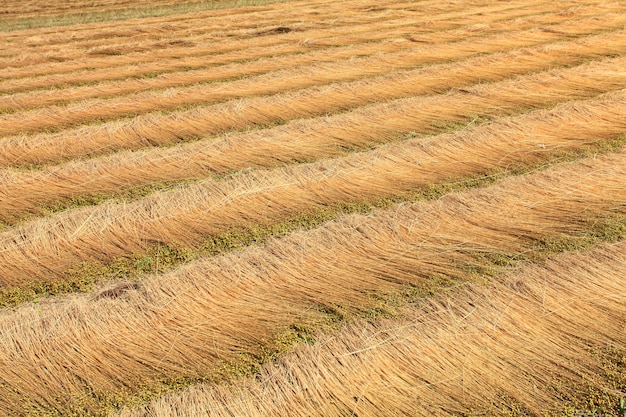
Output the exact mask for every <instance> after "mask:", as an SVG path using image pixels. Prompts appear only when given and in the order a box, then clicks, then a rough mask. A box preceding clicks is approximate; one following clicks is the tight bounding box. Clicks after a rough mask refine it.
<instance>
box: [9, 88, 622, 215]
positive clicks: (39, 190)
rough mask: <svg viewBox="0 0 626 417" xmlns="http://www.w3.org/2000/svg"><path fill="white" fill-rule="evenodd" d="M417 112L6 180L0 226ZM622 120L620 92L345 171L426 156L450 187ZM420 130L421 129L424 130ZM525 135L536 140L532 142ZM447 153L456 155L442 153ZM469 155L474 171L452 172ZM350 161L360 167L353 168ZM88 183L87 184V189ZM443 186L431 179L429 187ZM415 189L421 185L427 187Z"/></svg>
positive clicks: (375, 130) (327, 150) (346, 140)
mask: <svg viewBox="0 0 626 417" xmlns="http://www.w3.org/2000/svg"><path fill="white" fill-rule="evenodd" d="M415 104H416V102H415V100H412V99H407V100H402V101H398V102H394V103H390V104H386V105H380V106H378V105H377V106H373V107H371V108H365V109H363V110H360V111H355V112H351V113H348V114H345V115H340V116H335V117H330V118H325V119H321V120H311V121H303V122H300V123H295V122H294V123H292V124H289V125H286V126H284V127H282V128H275V129H270V130H267V131H259V132H252V133H249V134H244V135H240V136H226V137H224V138H223V139H222V140H219V141H213V142H211V143H210V144H205V143H202V142H199V143H191V144H188V145H186V146H181V147H174V148H165V149H158V148H157V149H154V150H149V151H141V152H135V153H121V154H119V155H115V156H111V157H105V158H100V159H96V160H91V161H87V162H77V163H69V164H66V165H62V166H59V167H53V168H51V169H48V170H44V171H41V172H36V173H23V174H21V173H12V172H10V171H5V172H4V176H3V178H2V181H1V182H0V185H2V190H3V192H2V196H3V198H2V199H1V200H0V212H2V213H4V216H6V217H4V218H3V220H5V221H10V220H11V218H12V217H11V216H12V215H14V216H17V215H19V214H23V213H24V212H32V211H35V212H37V211H36V210H37V204H41V203H46V202H50V201H59V200H62V199H63V198H72V197H80V196H81V195H83V194H89V193H106V192H114V191H116V190H120V189H124V188H125V187H129V186H132V185H136V186H139V185H142V184H150V183H152V182H156V181H166V180H168V181H172V180H176V179H179V180H183V179H189V178H203V177H204V176H206V174H207V172H212V173H216V174H227V173H229V172H231V171H232V170H241V169H249V168H250V167H254V168H258V167H268V166H269V167H271V166H273V165H276V164H280V165H288V164H290V163H291V162H293V161H297V160H306V159H311V158H327V157H330V156H339V155H341V154H342V149H345V148H350V147H351V148H357V149H358V148H359V147H363V146H365V145H371V144H373V143H377V142H384V141H385V140H387V141H391V142H393V141H395V140H394V138H396V137H398V136H401V135H409V134H414V130H415V128H416V127H417V126H419V123H418V121H417V120H416V117H415V115H416V114H419V112H420V110H422V111H423V106H420V105H423V102H419V101H418V102H417V106H416V105H415ZM453 107H454V106H449V107H448V108H453ZM443 112H444V111H443V110H442V113H443ZM442 113H440V114H442ZM623 114H626V93H625V92H624V90H620V91H619V92H616V93H609V94H607V95H604V96H602V97H597V98H593V99H589V100H586V101H580V102H576V101H574V102H568V103H565V104H563V105H561V106H559V107H558V108H557V109H555V110H553V111H537V112H531V113H529V114H526V115H523V116H519V117H516V118H512V119H504V120H501V121H496V122H493V123H491V124H490V125H488V126H485V127H481V128H477V129H473V130H469V131H467V130H461V131H459V132H458V133H455V134H443V135H440V136H436V137H433V138H431V139H426V138H418V139H412V140H409V141H407V142H405V143H403V144H400V145H398V146H392V147H388V148H381V151H377V152H373V153H372V154H376V155H377V156H376V157H373V156H370V155H369V154H367V153H365V154H363V155H355V156H351V157H349V158H348V159H347V160H351V161H355V162H351V163H350V165H351V166H352V167H354V168H356V167H357V166H359V165H364V166H367V165H368V162H367V161H369V160H372V159H376V158H380V157H383V158H386V159H394V160H396V161H397V160H398V159H400V160H407V161H412V160H416V161H420V164H422V165H423V164H425V162H424V161H423V160H424V158H426V155H431V156H433V157H434V158H437V161H438V167H437V168H436V169H435V170H434V171H433V172H442V173H445V174H446V175H448V176H449V177H450V178H453V177H455V176H463V175H468V174H470V173H476V172H479V171H480V170H483V171H488V170H489V169H496V168H502V167H509V166H516V165H517V166H519V165H520V164H529V163H534V162H536V161H537V160H538V159H541V158H544V157H548V156H549V152H550V151H551V150H556V149H558V150H560V151H566V150H570V149H577V148H578V147H583V146H585V145H588V144H590V143H595V142H597V141H601V140H607V139H608V140H611V139H615V138H618V137H620V136H622V135H626V121H625V120H624V118H623V117H622V115H623ZM427 129H428V127H427V126H426V125H424V130H427ZM528 132H533V133H532V135H529V134H528ZM444 148H445V149H446V150H445V151H444ZM417 149H419V151H418V150H417ZM483 149H484V151H485V154H487V151H488V150H490V152H491V155H490V156H489V157H488V158H484V157H483V154H481V152H482V150H483ZM448 150H454V152H452V153H448V152H449V151H448ZM470 155H472V159H473V163H474V165H473V166H468V165H466V164H463V165H459V164H458V161H464V160H467V159H468V158H469V156H470ZM478 155H480V156H478ZM357 160H362V161H364V162H363V163H362V164H360V163H358V162H356V161H357ZM396 163H398V162H396ZM446 164H447V165H446ZM444 166H445V169H444V168H443V167H444ZM424 169H426V170H427V169H428V168H424ZM359 175H360V174H359ZM422 175H424V174H423V173H422ZM431 175H432V173H431ZM85 178H93V179H92V180H90V181H87V182H86V181H84V179H85ZM441 179H442V177H436V176H435V177H429V180H433V181H437V180H441ZM421 181H423V183H426V182H427V180H426V179H425V178H422V179H421Z"/></svg>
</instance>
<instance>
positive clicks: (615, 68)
mask: <svg viewBox="0 0 626 417" xmlns="http://www.w3.org/2000/svg"><path fill="white" fill-rule="evenodd" d="M625 62H626V59H625V58H617V59H610V60H604V61H599V62H592V63H589V64H586V65H583V66H581V67H575V68H571V69H567V70H558V71H551V72H547V73H543V74H538V75H532V76H528V77H525V78H519V79H516V80H510V81H507V82H505V83H500V84H499V85H497V86H496V87H497V88H495V89H494V85H485V86H479V87H477V88H476V89H475V90H474V93H473V94H466V93H463V92H457V93H456V95H457V97H459V96H460V97H461V100H457V102H456V103H455V104H454V107H456V108H459V109H462V110H463V111H464V112H467V111H468V109H472V110H475V111H476V113H478V114H480V113H481V112H485V110H486V109H489V108H494V106H506V107H514V108H515V107H519V106H537V105H542V106H545V105H546V104H547V103H550V102H552V103H554V102H555V101H556V102H562V101H566V100H567V99H575V98H578V97H580V96H581V95H582V96H585V95H591V96H593V95H595V94H597V93H598V92H601V91H602V90H603V89H604V90H610V89H616V88H619V87H623V85H624V82H625V78H624V77H626V74H625V73H624V72H623V70H622V69H623V68H624V65H625ZM599 90H600V91H599ZM568 93H569V94H571V95H569V96H568ZM494 95H495V97H494ZM498 96H499V97H498ZM431 104H432V107H430V109H428V110H427V109H426V108H422V111H420V112H419V114H420V117H423V118H427V117H429V115H433V116H432V117H433V118H435V120H436V117H437V116H436V115H438V114H439V113H440V112H441V111H442V110H443V111H445V109H447V108H449V107H451V103H448V102H445V101H441V100H440V97H435V98H432V99H431ZM618 119H619V120H618V121H615V120H613V121H610V122H609V124H613V126H614V127H615V126H617V131H619V130H621V126H622V123H623V121H622V118H621V117H619V118H618ZM615 123H616V124H617V125H616V124H615ZM613 132H615V130H614V131H613ZM615 133H617V132H615ZM533 147H534V146H533ZM401 149H402V148H401ZM497 149H498V147H497V146H495V147H494V146H490V147H489V148H488V149H487V152H486V153H485V156H486V158H485V160H483V162H482V164H483V165H478V167H476V166H474V170H472V169H468V168H469V167H472V163H471V160H470V163H467V164H462V165H461V164H459V163H458V162H459V161H463V160H464V159H465V158H468V156H471V155H474V151H473V150H472V148H471V147H470V148H469V149H468V150H465V152H464V154H461V155H458V154H457V155H455V156H453V157H451V158H450V159H449V160H448V161H446V162H448V163H446V164H445V165H443V166H442V167H441V168H439V167H437V162H436V161H437V160H435V161H433V162H434V163H433V165H431V166H430V167H428V168H426V166H425V165H420V164H419V162H420V159H421V158H424V159H427V158H428V159H430V157H429V156H427V155H424V154H423V153H422V154H420V153H419V151H418V152H417V153H416V154H413V155H410V156H408V157H407V155H404V156H403V155H402V151H400V152H398V153H397V154H394V153H393V152H392V153H391V154H389V155H385V154H384V153H383V154H380V153H377V151H376V150H374V151H372V152H369V153H365V154H362V155H357V156H356V157H353V158H350V157H347V158H341V159H336V160H329V161H322V162H319V163H313V164H305V165H300V166H295V167H285V168H281V169H277V170H273V171H260V172H254V171H253V172H251V173H250V174H248V175H244V176H239V177H236V178H233V179H232V180H231V181H223V182H215V181H211V180H209V181H204V182H201V183H198V184H195V185H193V186H190V187H186V188H182V189H178V190H173V191H172V192H158V193H155V194H152V195H150V196H148V197H146V198H143V199H140V200H137V201H133V202H130V203H120V204H102V205H98V206H95V207H86V208H82V209H76V210H70V211H67V212H64V213H60V214H58V215H55V216H52V217H48V218H44V219H40V220H34V221H32V222H29V223H26V224H24V225H22V226H20V227H18V228H15V229H12V230H8V231H6V232H3V233H1V234H0V261H1V262H0V279H1V280H2V281H0V282H2V285H3V286H4V287H5V288H7V287H14V286H18V285H21V284H22V283H25V282H29V281H33V280H51V279H52V280H54V279H58V276H59V275H60V274H63V273H64V272H65V271H66V270H67V269H68V268H69V267H70V266H73V265H76V264H78V263H80V262H82V261H93V260H101V261H105V262H106V261H112V260H113V259H114V258H115V257H118V256H123V255H128V254H138V253H142V252H144V251H145V250H147V248H149V247H150V246H151V245H153V244H154V243H155V242H164V243H166V244H169V245H174V246H186V247H193V245H194V244H201V242H202V241H203V240H205V239H206V238H207V237H208V236H215V235H217V234H219V233H223V232H226V231H228V230H231V229H233V228H237V227H242V226H250V225H259V224H267V223H271V222H276V221H280V220H284V219H286V218H289V217H291V216H294V215H296V214H299V213H302V212H306V211H307V210H311V209H314V208H316V207H324V206H328V205H332V204H337V203H342V202H349V201H363V200H366V199H368V198H381V197H390V196H394V195H397V194H401V193H402V192H407V191H410V190H414V189H415V188H422V187H428V185H429V184H430V183H432V182H445V181H449V180H450V178H455V179H459V176H457V175H460V176H463V175H468V174H475V173H477V171H478V173H483V172H484V171H485V170H489V169H490V168H493V167H494V164H497V162H496V161H497V160H498V159H501V158H503V157H504V156H506V155H507V154H504V155H503V154H497V158H494V159H491V160H490V159H489V157H490V156H492V155H493V152H495V151H497ZM534 149H535V151H536V152H539V153H542V151H543V148H541V147H536V148H534ZM513 151H515V145H514V146H513ZM383 152H384V151H383ZM520 156H522V157H523V154H522V155H520ZM472 158H474V157H473V156H472ZM444 168H445V169H444ZM476 168H478V169H476ZM448 170H450V171H448ZM454 173H456V175H454ZM433 176H434V178H433Z"/></svg>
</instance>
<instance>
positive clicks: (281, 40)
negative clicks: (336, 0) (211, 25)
mask: <svg viewBox="0 0 626 417" xmlns="http://www.w3.org/2000/svg"><path fill="white" fill-rule="evenodd" d="M359 3H361V5H362V6H367V3H363V2H359ZM544 3H545V2H544ZM520 5H523V3H521V2H520ZM524 6H526V7H528V6H529V5H524ZM551 7H554V6H551ZM339 8H340V9H341V10H339ZM339 8H337V7H334V8H330V9H327V10H325V11H324V12H319V11H317V12H316V13H319V14H315V15H314V16H313V17H311V16H309V17H308V18H307V19H304V22H303V19H302V15H300V17H299V21H300V23H296V24H295V25H292V26H295V28H298V27H300V28H301V29H302V30H301V31H300V30H292V31H289V32H287V33H280V32H277V33H276V34H277V35H280V36H259V32H258V30H259V27H261V28H262V27H263V26H269V29H268V30H270V32H268V34H271V33H272V32H271V28H272V27H273V28H274V29H275V28H276V27H282V26H280V25H282V24H284V23H282V22H284V20H283V17H282V14H281V15H280V16H278V15H276V14H274V15H273V16H271V17H270V19H269V20H268V19H267V18H266V19H260V20H254V19H255V17H254V16H250V19H252V20H251V21H250V22H256V24H254V25H251V24H250V23H248V25H249V26H251V27H250V28H248V29H247V30H244V31H243V32H241V31H237V30H235V31H234V33H233V31H231V30H228V29H224V17H222V18H221V19H219V20H221V22H220V24H221V25H222V26H221V27H220V28H218V32H217V33H215V32H213V36H211V33H209V34H206V33H202V35H201V36H200V37H199V38H198V37H193V36H191V37H190V36H182V37H180V38H181V39H183V40H187V41H188V42H190V43H193V44H196V45H194V46H191V45H189V44H188V45H187V46H186V47H181V46H179V47H174V48H168V49H165V50H159V49H162V48H158V49H157V50H154V49H155V48H154V47H153V48H152V49H153V50H152V51H150V52H148V51H147V50H145V51H141V52H139V53H137V52H134V53H133V49H135V47H134V46H131V47H129V46H125V45H124V44H122V45H120V47H118V48H112V47H111V46H109V45H111V44H115V42H114V41H113V40H110V41H109V42H108V43H107V44H106V45H103V47H102V48H97V47H96V48H93V49H92V50H90V51H89V52H90V54H89V55H90V56H88V57H84V55H83V57H82V58H80V59H78V60H70V61H69V62H61V63H47V64H39V65H30V66H28V67H26V68H15V69H11V68H7V69H3V70H0V79H10V78H20V79H24V78H25V77H37V76H40V75H51V74H57V75H62V74H66V75H67V74H68V73H72V72H77V71H83V70H85V69H88V68H90V66H93V67H94V68H96V69H103V68H108V69H109V72H110V73H111V74H110V75H109V76H108V77H107V76H106V75H104V73H103V72H102V71H97V73H99V74H102V75H103V77H104V78H108V79H115V78H118V71H117V69H120V68H122V67H123V66H126V65H129V64H132V65H141V64H144V65H145V64H150V63H153V62H154V61H155V60H163V61H164V63H165V68H168V66H169V68H170V69H171V68H184V65H183V66H181V65H175V64H174V63H173V62H172V59H174V58H176V57H177V56H180V55H184V56H186V57H187V59H188V58H190V57H203V59H204V60H205V65H208V64H210V63H211V62H212V59H213V57H214V56H218V57H219V55H221V54H224V53H231V52H235V51H238V50H239V51H240V52H241V51H242V50H243V52H244V53H243V54H241V53H240V54H238V56H240V59H245V57H246V56H249V55H247V54H246V53H245V51H247V50H250V49H251V50H252V51H254V48H259V47H274V48H279V49H278V50H276V52H278V53H280V48H285V46H286V45H288V44H290V43H292V44H301V46H304V47H306V46H307V45H309V46H313V47H314V46H318V45H320V44H321V45H325V44H328V45H337V43H335V42H334V40H333V39H332V37H333V36H338V37H339V38H341V37H346V36H348V37H347V38H344V39H343V41H344V42H347V41H348V40H349V39H350V38H349V34H350V33H352V34H353V35H354V36H355V38H354V39H355V40H357V41H358V39H361V40H362V39H363V37H364V35H365V34H366V33H367V32H368V31H369V33H370V34H371V36H372V39H374V40H375V39H380V38H379V35H378V34H376V33H375V29H381V30H383V34H384V29H385V28H387V29H388V28H391V27H402V26H404V27H406V28H407V29H408V27H410V26H411V24H410V22H409V21H408V20H406V16H407V15H410V16H412V17H413V25H415V24H419V23H420V22H422V21H424V18H423V16H424V15H427V16H431V17H432V18H433V19H434V20H435V21H437V20H443V21H446V20H451V19H454V20H456V21H458V20H459V18H458V15H459V13H458V12H456V13H449V11H450V9H447V8H445V7H444V8H443V9H441V10H432V12H433V14H430V15H429V13H428V12H423V11H422V12H417V13H416V12H415V11H410V12H408V13H400V14H398V13H397V12H396V13H393V14H392V15H385V14H383V15H381V14H371V13H365V14H364V13H362V11H361V12H359V11H358V10H353V11H351V12H348V10H347V9H346V7H345V3H342V4H341V5H340V6H339ZM456 8H459V6H458V5H457V6H456ZM508 8H510V6H505V7H504V8H503V7H498V6H495V7H494V6H489V7H487V8H484V9H480V8H479V9H478V10H475V13H474V12H473V11H472V12H469V13H468V12H467V11H465V12H464V14H467V15H468V16H467V17H469V19H470V20H471V19H473V20H474V23H476V22H478V20H479V19H477V18H476V16H474V14H476V13H480V12H485V13H490V12H491V13H498V12H499V11H500V9H504V10H506V9H508ZM451 9H452V10H454V9H455V7H452V8H451ZM293 10H297V12H296V13H298V12H300V13H303V12H304V11H302V12H301V11H300V10H298V9H293ZM552 10H554V9H552ZM529 12H531V13H532V11H528V10H527V11H526V13H529ZM515 13H517V14H522V15H523V14H524V12H515ZM403 16H404V19H402V17H403ZM455 17H456V19H455ZM285 19H287V22H288V17H287V16H285ZM272 21H274V24H272ZM310 21H313V22H316V23H317V25H313V26H311V27H308V26H303V25H306V22H310ZM333 21H334V22H335V24H334V25H333V24H332V22H333ZM138 23H139V24H140V25H141V24H142V23H143V22H138ZM452 23H456V22H452ZM173 24H174V25H175V26H178V25H179V24H180V23H178V22H176V23H173ZM204 24H205V22H204V21H201V22H198V23H197V25H198V26H200V27H204ZM165 26H166V27H167V28H169V27H171V26H172V25H170V24H168V23H165ZM316 26H317V27H316ZM319 26H322V27H321V28H320V27H319ZM142 27H143V26H142ZM443 27H448V28H449V27H450V25H449V24H447V25H443ZM436 28H437V25H435V29H436ZM252 29H254V30H252ZM152 30H156V31H164V29H163V25H162V26H161V27H158V28H154V29H152ZM167 32H169V30H166V31H165V33H167ZM237 32H239V33H237ZM261 35H262V33H261ZM216 38H217V39H216ZM224 38H225V39H224ZM229 38H235V39H229ZM207 42H210V43H211V46H210V47H208V46H206V43H207ZM310 42H312V43H310ZM70 43H71V39H70ZM302 43H304V44H303V45H302ZM99 49H100V50H101V51H102V53H101V54H98V51H99ZM305 50H306V49H305ZM117 54H119V56H117ZM102 55H103V56H104V57H102ZM107 55H115V56H107ZM266 56H267V54H266ZM249 57H252V56H249ZM26 59H27V58H26ZM184 63H186V64H188V62H184ZM172 64H174V66H172ZM142 66H143V65H142ZM159 68H163V67H159ZM146 69H147V71H140V72H137V74H142V73H149V72H151V71H154V70H155V68H154V67H150V66H148V67H147V68H146ZM122 74H123V72H122V73H119V75H122ZM80 75H85V74H81V73H80V72H79V79H78V80H77V81H78V82H84V79H82V78H81V77H80ZM67 81H69V80H67ZM70 83H71V81H70ZM18 85H19V83H18ZM42 87H46V85H42Z"/></svg>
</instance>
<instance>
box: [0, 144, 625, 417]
mask: <svg viewBox="0 0 626 417" xmlns="http://www.w3.org/2000/svg"><path fill="white" fill-rule="evenodd" d="M625 175H626V153H624V152H618V153H615V154H612V155H608V156H604V157H598V158H591V159H586V160H583V161H579V162H576V163H570V164H564V165H562V166H559V167H556V168H551V169H548V170H546V171H543V172H539V173H535V174H532V175H527V176H522V177H518V178H511V179H505V180H502V181H501V182H500V183H499V184H497V185H494V186H492V187H488V188H486V189H482V190H474V191H470V192H466V193H461V194H454V195H449V196H446V197H444V198H442V199H440V200H437V201H434V202H429V203H416V204H407V205H400V206H396V207H394V208H393V209H391V210H385V211H381V212H377V213H372V214H370V215H367V216H363V215H360V216H359V215H353V216H347V217H343V218H341V219H338V220H337V221H333V222H330V223H328V224H326V225H325V226H323V227H321V228H319V229H316V230H313V231H310V232H303V233H296V234H295V235H292V236H291V237H289V238H286V239H283V240H277V241H273V242H270V243H269V244H267V245H266V246H265V247H262V248H261V247H251V248H249V249H248V250H246V251H243V252H241V253H236V254H231V255H227V256H222V257H218V258H213V259H209V260H206V261H199V262H194V263H191V264H189V265H187V266H185V267H183V268H180V269H178V270H176V271H174V272H172V273H169V274H165V275H160V276H154V277H152V278H150V279H148V280H146V281H145V282H144V283H143V285H142V286H141V287H140V288H138V289H133V287H130V288H126V289H125V290H124V291H121V292H118V293H115V294H117V295H115V296H109V295H105V296H102V297H100V296H85V295H82V296H78V295H75V296H71V297H66V298H62V299H58V300H49V301H46V302H44V303H42V304H39V305H34V304H33V305H23V306H21V307H18V308H16V309H11V310H3V311H2V312H1V313H0V328H1V329H2V331H1V332H0V333H1V334H2V335H3V339H2V344H1V345H0V362H1V363H6V364H11V366H5V367H0V381H1V383H0V392H1V393H2V395H0V411H2V412H5V413H13V414H18V415H19V414H25V412H26V411H30V412H43V411H44V410H45V411H56V412H57V413H60V414H63V415H67V414H71V413H72V412H76V413H79V414H81V413H83V414H84V413H85V412H87V411H89V412H95V413H103V412H109V411H112V408H114V407H116V406H119V404H120V402H126V403H127V402H129V401H131V400H132V398H131V397H132V395H133V394H135V395H137V396H138V397H139V398H146V397H149V396H150V395H149V394H150V393H154V392H157V391H158V389H157V388H155V387H157V386H159V383H163V384H165V385H168V384H174V385H175V383H176V381H179V382H180V381H190V380H195V381H197V380H202V379H205V378H211V377H212V375H213V373H214V372H219V369H218V368H219V366H220V365H221V364H223V361H224V360H235V359H237V357H238V356H239V354H241V353H251V354H261V352H262V346H264V345H266V344H267V343H268V340H271V339H272V338H273V337H276V335H279V334H281V333H283V332H285V331H287V330H288V329H289V326H291V325H297V324H298V323H302V322H306V321H307V320H316V319H317V320H319V319H321V318H323V317H324V313H323V312H322V311H324V310H325V311H329V310H330V311H342V310H345V311H346V312H349V311H352V312H356V313H357V314H363V313H364V312H365V311H366V310H367V309H370V308H375V307H376V305H377V300H376V298H373V297H372V294H384V293H385V292H388V291H398V290H401V289H402V288H405V286H406V285H407V284H413V285H417V286H419V285H422V284H425V283H427V282H428V281H430V280H433V279H436V278H437V277H439V278H441V277H448V279H452V280H454V279H471V277H475V273H476V269H475V268H476V267H479V268H480V267H483V268H484V267H485V264H486V261H485V259H484V258H481V259H479V260H477V258H476V257H477V256H482V255H489V254H492V255H498V254H500V257H504V258H505V259H511V257H512V256H513V257H514V256H516V255H518V256H520V255H522V254H525V253H526V254H528V252H529V251H531V252H532V250H533V249H535V248H537V245H539V244H540V243H541V242H549V241H551V240H554V239H557V240H558V239H561V240H562V239H569V238H573V237H574V236H577V235H579V234H586V233H588V232H589V228H590V227H591V226H592V225H593V224H594V223H595V222H597V221H598V220H599V219H601V218H603V217H605V216H611V215H613V216H614V215H619V216H622V219H623V216H624V215H626V206H624V204H623V202H624V201H625V200H626V188H625V187H624V186H623V178H624V177H625ZM620 230H621V229H620ZM622 232H623V230H622ZM496 258H498V256H496ZM106 294H113V293H112V292H107V293H106ZM608 299H609V298H608V297H607V300H608ZM620 305H622V304H620ZM320 306H323V308H320ZM338 309H339V310H338ZM358 312H361V313H358ZM582 317H584V315H583V316H582ZM589 319H590V320H594V318H592V317H590V318H589ZM606 330H607V331H609V332H610V331H611V328H610V327H607V328H606ZM503 337H504V336H503ZM42 381H45V384H44V383H42ZM160 386H161V389H165V388H163V385H160ZM170 386H171V385H170ZM478 392H481V391H478ZM135 399H137V397H135Z"/></svg>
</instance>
